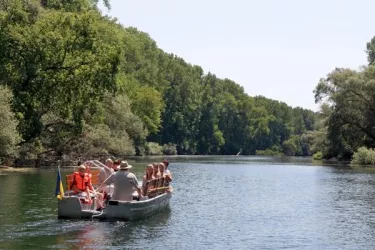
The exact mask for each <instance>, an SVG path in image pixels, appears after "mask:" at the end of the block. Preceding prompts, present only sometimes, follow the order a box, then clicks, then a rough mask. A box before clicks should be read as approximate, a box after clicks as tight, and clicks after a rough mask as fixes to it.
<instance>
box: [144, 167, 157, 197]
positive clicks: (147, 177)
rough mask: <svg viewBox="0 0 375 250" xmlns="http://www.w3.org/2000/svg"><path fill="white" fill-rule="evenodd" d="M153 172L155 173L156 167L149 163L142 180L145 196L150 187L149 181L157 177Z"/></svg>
mask: <svg viewBox="0 0 375 250" xmlns="http://www.w3.org/2000/svg"><path fill="white" fill-rule="evenodd" d="M153 173H154V169H153V167H152V164H149V165H147V168H146V174H145V175H144V176H143V181H142V193H143V195H144V196H145V195H146V194H147V190H148V188H149V187H148V184H149V183H147V182H148V181H150V180H153V179H155V178H154V175H153Z"/></svg>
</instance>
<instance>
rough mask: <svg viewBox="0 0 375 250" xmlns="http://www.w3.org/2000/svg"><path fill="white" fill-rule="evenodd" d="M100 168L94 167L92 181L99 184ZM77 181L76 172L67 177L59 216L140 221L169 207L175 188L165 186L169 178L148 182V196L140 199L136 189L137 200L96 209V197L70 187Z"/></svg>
mask: <svg viewBox="0 0 375 250" xmlns="http://www.w3.org/2000/svg"><path fill="white" fill-rule="evenodd" d="M99 171H100V169H98V171H96V170H94V171H93V170H91V174H92V177H91V178H92V184H93V185H97V184H98V175H99ZM72 181H73V179H72V175H68V176H67V177H66V186H67V189H68V191H67V192H66V193H65V195H64V197H63V199H61V200H58V218H67V219H99V220H125V221H131V220H138V219H143V218H147V217H149V216H151V215H153V214H156V213H158V212H160V211H162V210H164V209H165V208H167V207H168V206H169V202H170V199H171V197H172V193H173V188H172V187H171V186H169V185H168V186H165V185H167V184H166V181H165V178H164V177H163V178H159V179H154V180H151V181H148V182H147V183H146V184H145V185H143V187H144V189H145V190H144V191H143V192H144V193H146V195H145V197H143V198H142V199H140V200H139V201H138V200H137V199H136V192H134V193H133V197H134V200H133V201H117V200H109V201H108V202H107V204H106V207H105V208H104V210H103V211H101V212H99V211H96V210H95V207H94V206H95V202H94V199H95V198H91V200H90V199H87V197H77V196H75V195H72V192H71V191H70V190H69V187H70V184H71V182H72Z"/></svg>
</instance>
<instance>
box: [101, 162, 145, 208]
mask: <svg viewBox="0 0 375 250" xmlns="http://www.w3.org/2000/svg"><path fill="white" fill-rule="evenodd" d="M130 168H132V166H131V165H129V164H128V162H127V161H122V162H121V164H120V170H119V171H117V172H115V173H113V174H111V176H109V177H108V178H107V179H106V180H105V181H104V182H103V183H102V184H101V185H100V186H99V188H98V190H99V191H100V190H102V189H103V188H104V186H105V185H110V184H112V183H114V191H113V196H112V200H120V201H132V200H133V193H134V190H136V191H137V192H138V195H139V198H141V197H143V196H142V192H141V189H140V188H139V186H138V180H137V177H136V176H135V175H134V174H133V173H130V171H129V169H130Z"/></svg>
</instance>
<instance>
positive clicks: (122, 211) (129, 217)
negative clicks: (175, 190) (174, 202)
mask: <svg viewBox="0 0 375 250" xmlns="http://www.w3.org/2000/svg"><path fill="white" fill-rule="evenodd" d="M171 197H172V193H171V192H170V193H164V194H161V195H158V196H156V197H154V198H151V199H146V200H141V201H110V202H109V203H108V204H107V206H106V208H105V209H104V211H103V213H101V214H100V215H94V216H93V218H95V219H100V220H116V221H118V220H124V221H133V220H139V219H144V218H148V217H150V216H151V215H153V214H156V213H158V212H160V211H162V210H164V209H165V208H167V207H168V206H169V201H170V199H171Z"/></svg>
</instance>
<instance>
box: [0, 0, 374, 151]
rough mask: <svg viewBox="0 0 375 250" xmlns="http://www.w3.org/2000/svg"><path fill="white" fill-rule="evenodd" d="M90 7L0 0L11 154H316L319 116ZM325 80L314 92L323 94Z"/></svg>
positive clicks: (51, 0) (0, 81)
mask: <svg viewBox="0 0 375 250" xmlns="http://www.w3.org/2000/svg"><path fill="white" fill-rule="evenodd" d="M97 4H98V1H94V0H74V1H65V0H42V1H31V0H14V1H8V0H0V75H1V77H0V85H2V86H6V89H8V90H7V91H10V92H11V94H7V96H8V97H9V98H10V102H9V103H8V104H5V103H3V104H2V105H3V106H4V108H6V107H8V110H10V111H9V112H11V114H8V115H7V116H8V118H7V119H10V120H11V122H9V124H10V128H5V127H3V128H1V129H4V131H12V132H4V133H8V134H9V136H10V137H12V138H13V139H11V140H9V141H8V143H7V144H8V145H9V147H10V148H12V150H13V149H14V150H15V146H17V150H18V152H19V155H20V157H24V158H40V157H44V156H46V155H57V156H61V155H74V156H75V157H79V156H89V155H97V154H106V155H108V154H110V155H134V154H138V155H142V154H145V153H148V152H152V154H155V153H156V152H160V151H162V150H163V151H164V152H173V153H176V152H177V153H178V154H237V153H238V152H241V153H242V154H268V153H271V154H285V155H311V154H312V153H314V149H313V144H314V142H313V140H312V139H311V137H313V136H312V133H314V130H315V127H316V117H317V114H315V113H314V112H312V111H310V110H306V109H302V108H299V107H298V108H292V107H290V106H288V105H287V104H286V103H282V102H279V101H275V100H270V99H267V98H266V97H262V96H257V97H251V96H249V95H248V94H246V93H245V91H244V89H243V87H241V86H240V85H239V84H237V83H235V82H233V81H232V80H230V79H219V78H218V77H216V76H215V74H213V73H211V72H209V73H207V74H205V73H204V71H203V69H202V68H201V67H199V66H196V65H192V64H190V63H187V62H186V61H184V60H183V59H182V58H180V57H178V56H176V55H174V54H169V53H166V52H164V51H162V50H161V49H160V48H158V46H157V44H156V42H155V41H154V40H152V39H151V38H150V36H149V35H148V34H146V33H144V32H141V31H139V30H137V29H136V28H133V27H124V26H122V25H120V24H118V23H117V21H116V20H115V19H112V18H111V17H108V16H103V15H102V14H101V12H100V11H99V10H98V8H97ZM104 4H105V5H106V6H107V7H108V8H109V7H110V5H109V2H108V1H104ZM347 74H351V73H350V72H347ZM353 74H354V73H353ZM367 74H371V72H370V71H368V73H367ZM332 77H333V76H332ZM336 77H337V78H340V77H339V75H337V76H336ZM363 77H365V76H363ZM360 79H362V78H361V77H360ZM332 81H333V80H329V81H326V83H325V82H322V84H321V85H322V86H321V87H319V91H317V92H316V97H317V98H320V97H322V98H323V96H324V95H328V94H330V93H331V92H328V91H330V90H329V88H330V86H331V85H332V84H333V82H332ZM337 81H339V79H337V80H335V82H337ZM364 91H367V90H364ZM352 95H355V94H354V93H353V94H352ZM353 98H354V96H353ZM358 98H359V97H358ZM331 101H332V100H331ZM9 104H10V105H9ZM6 105H8V106H6ZM358 105H359V104H358ZM12 117H13V118H12ZM358 119H359V118H358ZM10 120H9V121H10ZM371 122H372V120H371V121H370V117H369V120H368V121H366V123H365V124H364V123H361V126H362V127H363V128H364V129H369V126H371V125H370V123H371ZM15 126H16V127H15ZM337 126H339V124H338V125H337ZM1 129H0V130H1ZM6 129H8V130H6ZM361 131H362V132H361ZM359 132H361V133H362V134H366V133H365V131H364V130H361V129H359ZM1 133H2V132H1V131H0V134H1ZM18 138H21V139H22V140H19V139H18ZM157 145H160V146H157ZM0 153H2V155H3V157H6V156H7V155H11V154H13V153H12V152H11V151H9V150H8V151H7V150H5V149H4V150H3V151H2V152H0Z"/></svg>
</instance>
